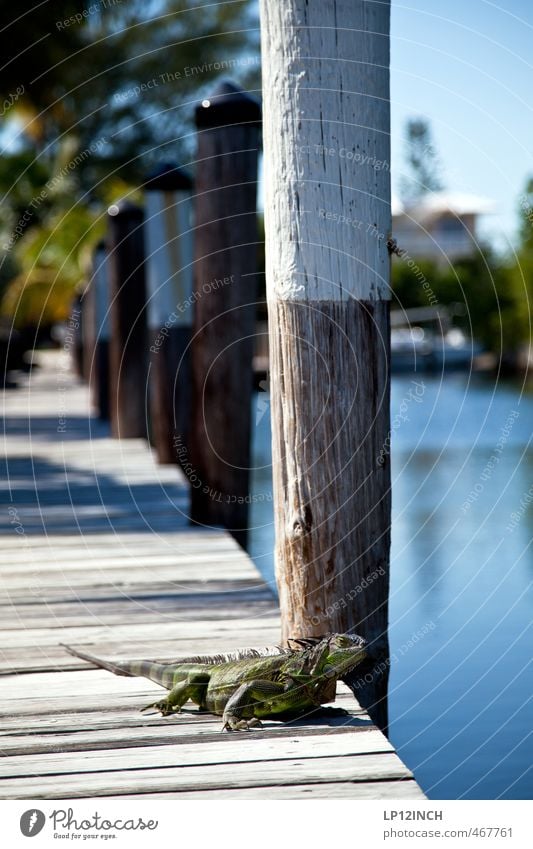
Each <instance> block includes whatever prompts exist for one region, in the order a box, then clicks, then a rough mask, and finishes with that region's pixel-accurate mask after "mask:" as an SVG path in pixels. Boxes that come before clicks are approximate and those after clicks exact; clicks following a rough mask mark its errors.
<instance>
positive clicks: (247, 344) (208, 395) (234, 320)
mask: <svg viewBox="0 0 533 849" xmlns="http://www.w3.org/2000/svg"><path fill="white" fill-rule="evenodd" d="M260 120H261V112H260V106H259V103H258V102H257V101H256V100H255V99H253V98H252V97H250V96H249V95H247V94H245V93H244V92H242V91H240V90H239V89H238V88H236V86H234V85H233V84H231V83H223V84H221V85H220V86H219V87H218V88H217V89H216V90H215V92H214V93H213V95H212V96H211V97H209V98H206V99H205V100H204V101H203V102H202V104H200V105H199V106H198V107H197V109H196V126H197V130H198V152H197V172H196V173H197V176H196V179H195V228H196V229H195V288H194V297H195V325H194V335H193V342H192V363H193V417H192V427H191V452H190V456H191V470H190V472H189V479H190V482H191V487H192V501H191V516H192V520H193V521H194V522H196V523H200V524H205V525H207V526H211V525H222V526H224V527H226V528H228V529H229V530H230V531H231V533H232V534H233V535H234V537H235V538H236V539H237V540H238V541H239V542H240V543H241V545H243V546H244V545H246V539H247V525H248V505H249V501H250V492H249V469H250V431H251V396H252V385H253V370H252V358H253V342H254V332H255V316H256V288H257V287H256V283H257V280H256V273H257V239H258V236H257V213H256V186H257V159H258V152H259V128H260Z"/></svg>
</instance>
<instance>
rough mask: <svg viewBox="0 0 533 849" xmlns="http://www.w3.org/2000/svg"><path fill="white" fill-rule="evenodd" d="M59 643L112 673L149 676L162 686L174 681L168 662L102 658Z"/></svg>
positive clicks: (71, 652) (72, 652) (138, 676)
mask: <svg viewBox="0 0 533 849" xmlns="http://www.w3.org/2000/svg"><path fill="white" fill-rule="evenodd" d="M60 645H62V646H63V648H65V649H66V650H67V651H68V652H69V654H72V655H74V657H79V658H81V660H88V661H89V663H92V664H94V666H98V667H99V668H100V669H107V670H108V671H109V672H112V673H113V675H128V676H131V677H137V678H149V679H150V681H155V683H156V684H161V685H162V686H163V687H172V685H173V683H174V670H173V669H172V667H171V666H170V665H169V664H168V663H156V662H155V661H151V660H124V661H121V660H117V661H112V660H103V659H102V658H100V657H95V655H93V654H89V653H88V652H83V651H79V650H78V649H73V648H72V646H67V645H65V644H64V643H60Z"/></svg>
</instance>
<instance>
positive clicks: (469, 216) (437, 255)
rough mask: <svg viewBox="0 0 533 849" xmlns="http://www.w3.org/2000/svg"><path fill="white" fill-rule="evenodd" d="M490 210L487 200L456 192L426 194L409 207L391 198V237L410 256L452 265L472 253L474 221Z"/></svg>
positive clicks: (475, 243) (475, 246) (475, 237)
mask: <svg viewBox="0 0 533 849" xmlns="http://www.w3.org/2000/svg"><path fill="white" fill-rule="evenodd" d="M494 210H495V204H494V202H493V201H492V200H489V198H484V197H479V196H477V195H467V194H461V193H458V192H432V193H428V194H427V195H425V196H424V197H422V198H421V199H420V200H419V201H417V202H416V203H415V204H413V205H412V206H409V207H407V206H402V204H401V203H400V202H399V201H398V200H395V199H393V202H392V234H393V236H394V238H395V239H396V241H397V243H398V248H399V249H400V250H403V251H405V253H406V254H408V255H409V256H411V257H416V258H418V259H431V260H433V261H435V262H438V263H439V264H447V263H450V262H451V263H453V262H455V261H456V260H460V259H465V258H467V257H469V256H472V255H473V254H474V253H475V251H476V249H478V233H477V224H478V218H479V216H480V215H487V214H489V213H491V212H494Z"/></svg>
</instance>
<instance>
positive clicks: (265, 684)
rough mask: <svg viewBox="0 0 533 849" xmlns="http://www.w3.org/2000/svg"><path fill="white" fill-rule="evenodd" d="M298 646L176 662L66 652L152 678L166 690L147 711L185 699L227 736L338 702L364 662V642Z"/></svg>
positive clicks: (331, 638) (174, 708)
mask: <svg viewBox="0 0 533 849" xmlns="http://www.w3.org/2000/svg"><path fill="white" fill-rule="evenodd" d="M290 642H291V643H294V644H295V647H294V648H293V647H290V648H280V647H276V648H270V649H264V650H257V649H245V650H244V651H240V652H236V653H233V654H229V655H214V656H212V657H209V656H207V657H206V656H198V657H186V658H182V659H180V660H177V661H174V662H167V663H163V662H156V661H150V660H139V661H116V662H115V661H107V660H101V659H100V658H98V657H94V656H93V655H90V654H86V653H85V652H82V651H78V650H77V649H73V648H71V647H70V646H65V648H66V649H67V651H69V652H70V654H73V655H75V656H76V657H80V658H82V660H88V661H90V662H91V663H93V664H95V665H96V666H99V667H101V668H102V669H108V670H109V671H110V672H113V673H114V674H115V675H133V676H141V677H144V678H149V679H150V681H155V683H156V684H161V686H162V687H166V689H167V690H170V692H169V694H168V696H167V697H166V699H163V700H162V701H160V702H155V703H154V704H152V705H148V706H147V707H146V708H144V710H148V709H149V708H155V709H156V710H159V711H160V712H161V713H162V715H163V716H168V715H169V714H171V713H177V712H179V710H180V708H181V707H182V705H184V704H185V702H186V701H187V700H188V699H190V700H191V701H192V702H194V703H195V704H197V705H198V706H199V707H200V710H205V711H209V713H214V714H217V715H219V716H222V717H223V726H222V727H223V728H225V729H227V730H230V731H239V730H241V729H250V728H252V727H253V726H260V725H261V722H260V720H261V719H290V718H294V717H296V716H299V715H302V714H303V713H305V712H307V711H310V710H313V709H316V708H317V707H319V706H320V705H323V704H326V703H327V702H332V701H334V700H335V693H336V683H337V679H338V678H341V677H343V676H344V675H346V674H347V673H348V672H350V671H351V670H352V669H353V668H354V667H355V666H357V664H358V663H360V662H361V661H362V660H363V659H364V658H365V657H366V649H365V646H366V643H365V641H364V640H363V638H362V637H358V636H348V635H345V634H331V635H328V636H325V637H316V638H314V637H311V638H309V639H302V640H291V641H290Z"/></svg>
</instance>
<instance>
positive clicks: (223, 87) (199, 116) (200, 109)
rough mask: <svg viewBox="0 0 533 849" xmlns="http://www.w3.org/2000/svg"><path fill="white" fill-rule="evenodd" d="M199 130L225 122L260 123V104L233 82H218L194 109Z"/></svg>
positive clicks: (223, 124)
mask: <svg viewBox="0 0 533 849" xmlns="http://www.w3.org/2000/svg"><path fill="white" fill-rule="evenodd" d="M194 118H195V122H196V126H197V128H198V129H199V130H209V129H213V128H215V127H222V126H225V125H227V124H230V125H231V124H252V125H260V124H261V104H260V102H259V101H258V100H257V99H256V98H255V97H251V96H250V95H249V94H247V93H246V92H245V91H243V90H242V89H240V88H239V87H238V86H236V85H235V83H232V82H230V81H229V80H226V81H224V82H221V83H219V84H218V85H217V86H216V88H215V90H214V91H213V93H212V94H211V95H209V96H207V97H205V98H204V99H203V100H202V102H201V103H199V104H198V106H197V107H196V109H195V110H194Z"/></svg>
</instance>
